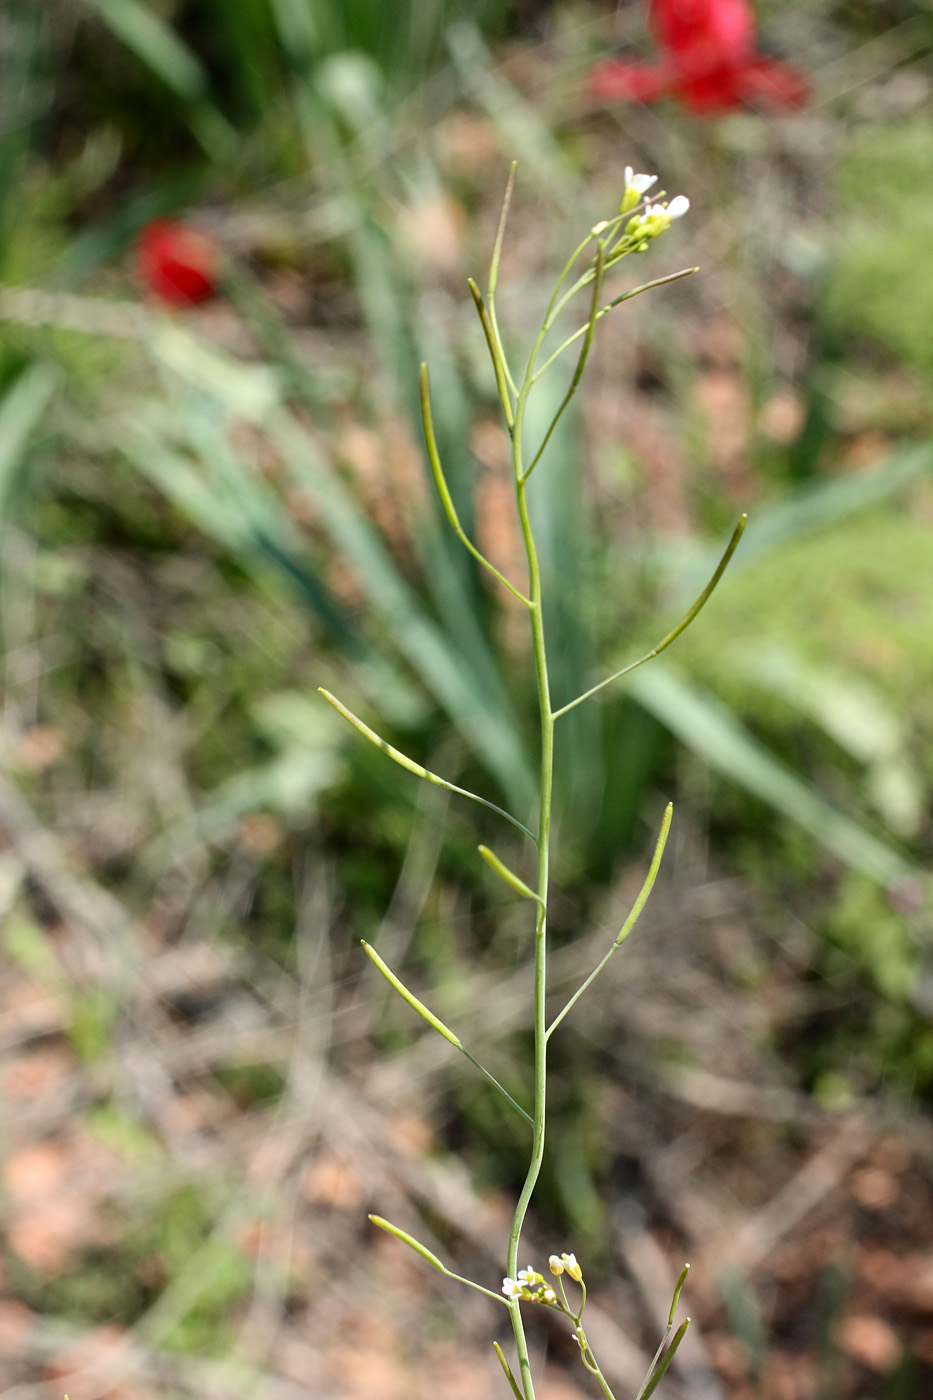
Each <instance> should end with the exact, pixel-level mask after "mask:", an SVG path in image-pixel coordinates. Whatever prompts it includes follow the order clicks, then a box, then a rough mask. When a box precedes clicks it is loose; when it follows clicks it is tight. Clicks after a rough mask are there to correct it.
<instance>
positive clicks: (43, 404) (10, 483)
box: [0, 363, 58, 524]
mask: <svg viewBox="0 0 933 1400" xmlns="http://www.w3.org/2000/svg"><path fill="white" fill-rule="evenodd" d="M57 383H58V372H57V370H56V368H55V366H54V365H51V364H42V363H38V364H33V365H30V366H29V368H28V369H24V370H23V371H22V373H21V374H20V375H19V377H18V378H17V379H15V380H14V381H13V384H12V385H11V386H10V388H9V389H8V390H7V391H6V394H5V395H4V397H3V400H2V402H0V524H2V523H3V521H5V520H6V519H7V517H8V515H9V512H10V509H11V507H12V505H13V499H14V494H15V487H16V482H17V479H18V477H19V472H20V468H21V465H22V462H23V457H24V454H25V452H26V448H27V445H28V442H29V439H30V437H31V436H32V433H33V432H34V430H35V428H36V425H37V424H38V423H39V421H40V419H41V418H42V415H43V414H44V412H45V410H46V408H47V407H48V404H49V400H50V399H51V397H52V394H53V392H54V390H55V386H56V384H57Z"/></svg>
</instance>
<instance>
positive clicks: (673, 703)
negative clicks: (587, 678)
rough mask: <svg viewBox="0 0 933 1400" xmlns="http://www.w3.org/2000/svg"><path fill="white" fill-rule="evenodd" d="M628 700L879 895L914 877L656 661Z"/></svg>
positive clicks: (637, 677)
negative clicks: (875, 886) (857, 874)
mask: <svg viewBox="0 0 933 1400" xmlns="http://www.w3.org/2000/svg"><path fill="white" fill-rule="evenodd" d="M626 689H627V690H628V692H629V694H630V695H632V697H633V698H634V699H635V700H637V701H638V703H639V704H640V705H643V706H644V708H645V709H646V710H648V711H649V712H650V713H651V714H653V715H654V716H655V718H656V719H659V720H660V721H661V723H662V724H664V725H666V726H667V728H668V729H670V730H671V732H672V733H673V734H675V735H676V736H677V738H678V739H680V741H681V742H682V743H683V744H685V745H686V746H687V747H688V748H690V749H692V750H693V752H694V753H696V754H697V755H698V756H699V757H700V758H702V759H703V760H704V762H706V763H708V764H709V766H710V767H711V768H713V769H714V770H715V771H716V772H718V773H721V774H722V775H723V776H724V777H726V778H729V779H730V780H731V781H732V782H735V783H737V784H738V785H739V786H740V787H743V788H744V789H745V790H746V792H749V793H751V794H752V795H753V796H754V797H757V798H758V799H760V801H762V802H765V803H767V805H768V806H770V807H772V808H773V809H774V810H775V811H777V812H780V814H781V815H782V816H784V817H787V818H788V819H789V820H790V821H792V822H795V823H796V824H797V825H798V826H800V827H802V828H803V830H804V831H806V832H808V833H809V834H810V835H811V836H812V837H813V839H814V841H815V842H817V843H818V844H819V845H821V846H822V847H823V848H824V849H825V850H827V851H829V852H831V853H832V854H833V855H835V856H836V857H838V859H839V860H841V861H843V863H844V864H846V865H848V866H850V867H851V868H852V869H853V870H858V871H860V872H861V873H862V874H865V875H868V876H869V877H870V878H871V879H873V880H876V881H877V882H878V883H879V884H881V885H883V886H885V887H886V888H888V887H890V886H892V885H894V884H897V883H898V882H899V881H901V880H903V879H905V878H907V877H909V876H910V875H911V874H913V873H914V872H913V867H912V866H911V864H910V862H909V861H908V860H907V858H906V857H905V856H903V855H902V854H901V852H900V851H898V850H896V849H895V848H894V847H893V846H891V845H889V844H888V843H886V842H884V841H881V840H880V839H879V838H878V837H876V836H873V835H872V834H871V832H869V831H866V830H865V828H864V827H863V826H860V825H859V823H858V822H856V821H854V820H853V819H852V818H851V817H848V816H846V815H845V814H844V813H842V812H840V811H838V810H837V809H836V808H835V807H833V806H831V805H830V803H829V802H827V801H826V800H825V798H823V797H821V796H820V795H819V793H817V792H816V791H814V789H813V788H812V787H809V786H808V785H807V784H806V783H805V782H804V781H803V780H802V779H801V778H798V777H797V776H796V775H795V774H794V773H792V772H791V771H790V770H789V769H788V768H786V767H785V766H784V764H783V763H781V762H780V760H779V759H777V758H775V756H774V755H773V754H772V753H770V752H769V751H768V749H766V748H765V746H764V745H763V744H761V743H759V742H758V740H757V739H755V738H753V737H752V735H751V734H749V732H748V731H747V730H746V729H745V728H744V727H743V726H742V725H741V724H740V723H739V721H738V720H737V719H736V718H735V716H734V715H733V714H731V713H730V711H729V710H727V709H726V707H725V706H724V705H723V704H722V703H721V702H720V701H718V700H716V699H715V698H714V697H713V696H711V695H708V694H705V693H703V692H702V691H700V690H699V689H698V688H697V687H696V686H694V685H692V684H690V682H688V681H687V680H685V679H684V678H683V676H681V675H680V674H679V673H677V672H675V671H674V670H673V669H672V668H670V667H669V666H665V665H664V664H663V663H661V662H657V661H656V662H654V663H653V664H652V665H651V666H646V667H645V668H644V669H643V670H640V671H636V672H635V673H634V674H633V675H632V676H630V677H629V678H628V680H627V681H626Z"/></svg>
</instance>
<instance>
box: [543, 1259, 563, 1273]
mask: <svg viewBox="0 0 933 1400" xmlns="http://www.w3.org/2000/svg"><path fill="white" fill-rule="evenodd" d="M547 1262H548V1268H549V1269H550V1270H551V1273H552V1274H557V1275H558V1277H559V1276H560V1275H561V1274H562V1273H563V1272H564V1265H563V1261H562V1259H561V1257H560V1255H559V1254H552V1255H551V1257H550V1259H549V1260H548V1261H547Z"/></svg>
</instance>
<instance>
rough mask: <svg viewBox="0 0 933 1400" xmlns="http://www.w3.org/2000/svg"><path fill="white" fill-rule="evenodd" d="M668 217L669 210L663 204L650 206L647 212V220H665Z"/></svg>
mask: <svg viewBox="0 0 933 1400" xmlns="http://www.w3.org/2000/svg"><path fill="white" fill-rule="evenodd" d="M666 217H667V210H666V209H665V207H664V205H663V204H649V205H648V207H647V209H646V210H645V218H646V219H664V218H666Z"/></svg>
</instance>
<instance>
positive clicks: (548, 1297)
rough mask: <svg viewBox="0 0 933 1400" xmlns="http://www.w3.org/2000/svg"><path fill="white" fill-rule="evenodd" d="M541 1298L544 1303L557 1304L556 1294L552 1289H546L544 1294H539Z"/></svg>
mask: <svg viewBox="0 0 933 1400" xmlns="http://www.w3.org/2000/svg"><path fill="white" fill-rule="evenodd" d="M541 1297H542V1298H543V1299H544V1301H545V1302H546V1303H556V1302H557V1294H556V1293H555V1292H554V1290H553V1288H546V1289H545V1290H544V1292H543V1293H542V1294H541Z"/></svg>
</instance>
